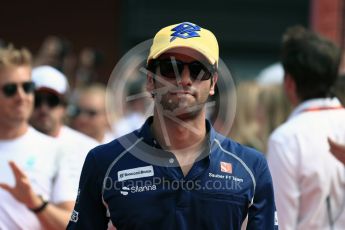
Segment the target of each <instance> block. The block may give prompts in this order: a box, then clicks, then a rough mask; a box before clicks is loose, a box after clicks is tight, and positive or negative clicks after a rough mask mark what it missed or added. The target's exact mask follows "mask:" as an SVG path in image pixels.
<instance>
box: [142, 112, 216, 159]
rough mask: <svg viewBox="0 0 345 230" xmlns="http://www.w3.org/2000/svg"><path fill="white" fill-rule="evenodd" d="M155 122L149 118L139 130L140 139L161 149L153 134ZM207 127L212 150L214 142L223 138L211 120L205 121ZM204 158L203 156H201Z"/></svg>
mask: <svg viewBox="0 0 345 230" xmlns="http://www.w3.org/2000/svg"><path fill="white" fill-rule="evenodd" d="M152 122H153V117H152V116H151V117H149V118H148V119H147V120H146V121H145V123H144V124H143V126H142V127H141V128H140V129H139V130H138V137H139V138H140V137H141V138H143V141H144V142H145V143H146V144H148V145H150V146H152V147H155V148H159V149H161V146H160V145H159V143H158V141H156V139H155V138H154V137H153V135H152V132H151V128H150V127H151V125H152ZM205 125H206V133H207V139H208V144H209V145H208V147H209V149H210V152H212V151H211V150H213V148H214V146H215V145H214V140H215V139H222V136H221V135H220V134H218V133H217V132H216V131H215V129H214V128H213V127H212V124H211V122H210V121H209V120H205ZM200 157H202V156H200Z"/></svg>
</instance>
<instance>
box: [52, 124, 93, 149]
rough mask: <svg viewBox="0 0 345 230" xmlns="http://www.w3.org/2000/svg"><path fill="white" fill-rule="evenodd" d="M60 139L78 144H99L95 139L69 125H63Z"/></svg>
mask: <svg viewBox="0 0 345 230" xmlns="http://www.w3.org/2000/svg"><path fill="white" fill-rule="evenodd" d="M58 139H60V140H62V142H73V143H74V144H76V145H89V146H97V145H99V143H98V142H97V141H96V140H95V139H93V138H91V137H89V136H87V135H85V134H83V133H81V132H79V131H77V130H74V129H72V128H70V127H68V126H63V127H62V128H61V134H60V136H59V137H58Z"/></svg>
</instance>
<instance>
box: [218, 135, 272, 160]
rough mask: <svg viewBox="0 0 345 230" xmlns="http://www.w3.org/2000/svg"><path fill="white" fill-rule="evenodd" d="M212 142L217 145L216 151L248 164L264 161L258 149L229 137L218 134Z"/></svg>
mask: <svg viewBox="0 0 345 230" xmlns="http://www.w3.org/2000/svg"><path fill="white" fill-rule="evenodd" d="M219 137H220V138H219ZM214 143H215V145H216V146H217V147H218V151H219V153H221V154H222V156H232V157H234V158H236V159H238V160H240V161H243V162H244V163H246V164H250V165H253V164H255V163H257V162H258V161H266V159H265V156H264V154H263V153H261V152H260V151H258V150H256V149H254V148H251V147H249V146H246V145H243V144H240V143H238V142H236V141H234V140H232V139H231V138H228V137H222V136H219V135H218V138H215V139H214Z"/></svg>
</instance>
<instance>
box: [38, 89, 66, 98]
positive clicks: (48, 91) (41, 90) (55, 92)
mask: <svg viewBox="0 0 345 230" xmlns="http://www.w3.org/2000/svg"><path fill="white" fill-rule="evenodd" d="M35 92H46V93H52V94H55V95H58V96H63V94H61V93H59V92H57V91H56V90H53V89H51V88H47V87H38V88H36V89H35Z"/></svg>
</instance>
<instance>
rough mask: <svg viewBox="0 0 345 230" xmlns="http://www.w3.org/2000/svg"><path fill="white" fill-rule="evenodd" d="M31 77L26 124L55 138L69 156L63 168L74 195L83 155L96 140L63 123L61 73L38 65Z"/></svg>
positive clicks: (65, 84)
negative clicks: (32, 96) (31, 104)
mask: <svg viewBox="0 0 345 230" xmlns="http://www.w3.org/2000/svg"><path fill="white" fill-rule="evenodd" d="M32 80H33V82H34V83H35V85H36V89H35V103H34V104H35V106H34V111H33V113H32V116H31V118H30V123H31V124H32V126H33V127H34V128H36V129H37V130H39V131H40V132H42V133H44V134H47V135H49V136H52V137H54V138H56V139H57V140H58V141H59V142H60V144H61V145H62V146H63V149H64V152H67V153H68V158H69V159H68V160H66V164H64V166H63V167H64V168H65V170H66V171H68V172H69V173H70V177H71V178H73V180H74V183H73V188H74V190H75V192H76V194H77V190H78V184H79V177H80V173H81V169H82V167H83V163H84V160H85V157H86V155H87V153H88V152H89V151H90V150H91V149H92V148H94V147H96V146H97V145H99V143H98V142H97V141H96V140H95V139H93V138H90V137H88V136H86V135H84V134H83V133H80V132H78V131H76V130H74V129H71V128H70V127H68V126H66V125H65V124H64V119H65V116H66V106H67V93H68V89H69V85H68V82H67V78H66V76H65V75H64V74H63V73H61V72H60V71H58V70H57V69H55V68H53V67H51V66H39V67H35V68H33V70H32Z"/></svg>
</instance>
